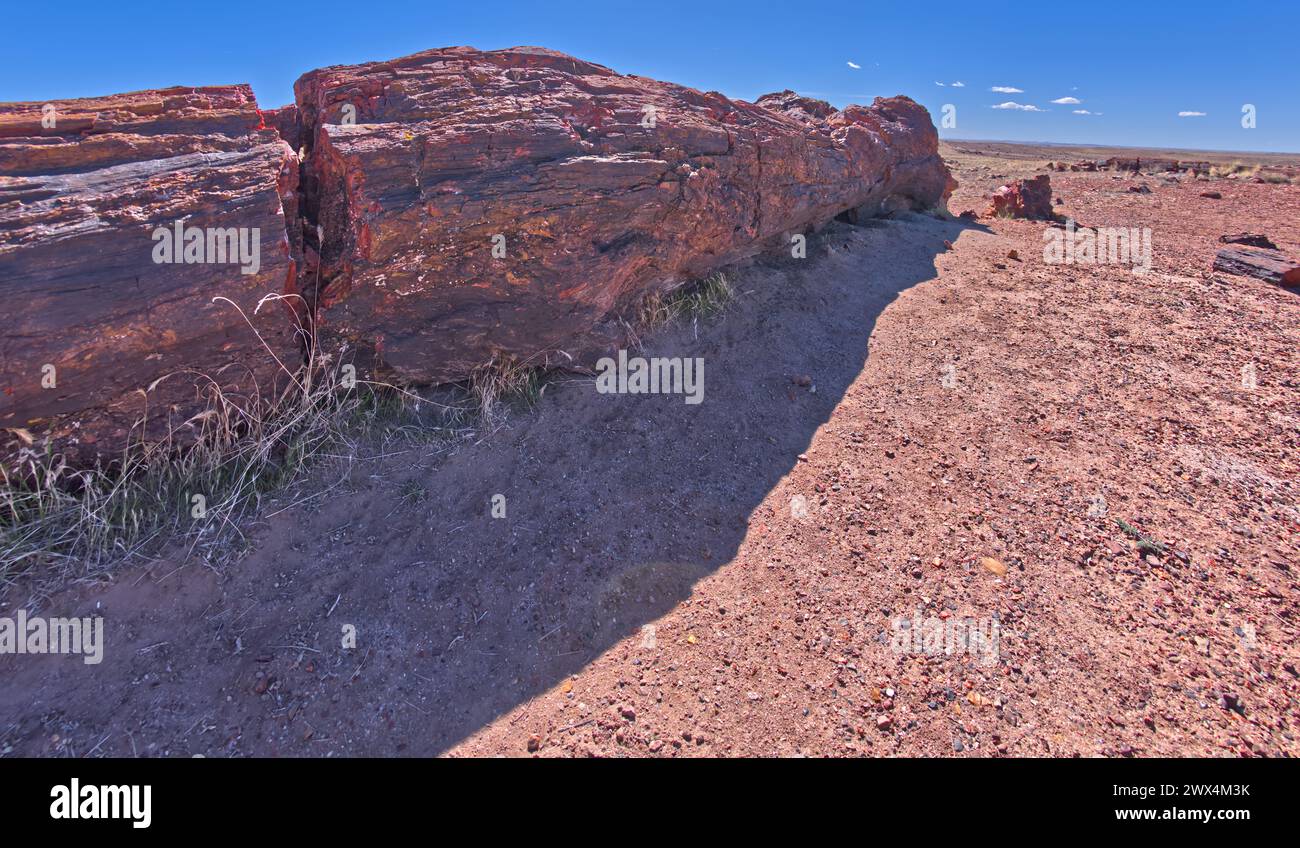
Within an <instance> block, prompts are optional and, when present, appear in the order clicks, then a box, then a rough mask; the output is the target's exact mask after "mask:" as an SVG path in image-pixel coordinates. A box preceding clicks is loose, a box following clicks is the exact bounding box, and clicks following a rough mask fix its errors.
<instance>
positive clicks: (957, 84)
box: [952, 80, 966, 88]
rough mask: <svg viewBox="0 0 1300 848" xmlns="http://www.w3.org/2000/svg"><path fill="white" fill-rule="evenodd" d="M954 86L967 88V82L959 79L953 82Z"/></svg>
mask: <svg viewBox="0 0 1300 848" xmlns="http://www.w3.org/2000/svg"><path fill="white" fill-rule="evenodd" d="M952 87H953V88H965V87H966V83H964V82H962V81H961V80H957V81H956V82H955V83H953V84H952Z"/></svg>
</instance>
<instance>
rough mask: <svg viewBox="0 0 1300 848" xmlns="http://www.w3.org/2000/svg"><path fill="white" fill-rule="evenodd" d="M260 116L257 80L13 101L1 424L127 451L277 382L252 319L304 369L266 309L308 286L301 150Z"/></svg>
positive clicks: (3, 119) (6, 140)
mask: <svg viewBox="0 0 1300 848" xmlns="http://www.w3.org/2000/svg"><path fill="white" fill-rule="evenodd" d="M262 126H263V124H262V119H261V117H260V116H259V114H258V111H257V104H256V102H255V101H254V99H253V94H252V91H251V90H250V89H249V88H248V86H223V87H213V88H197V89H196V88H173V89H166V90H160V91H142V92H135V93H132V94H121V95H114V96H110V97H101V98H87V99H81V100H62V101H52V102H50V103H44V104H42V103H10V104H0V300H3V302H4V304H5V316H6V323H5V327H4V332H3V333H0V428H4V429H8V430H10V431H14V430H20V431H21V430H28V431H31V430H35V431H37V432H38V433H39V434H41V435H43V436H50V437H53V438H54V440H55V442H56V444H58V445H60V446H64V447H73V448H74V449H80V451H79V452H82V453H86V452H89V453H94V452H97V451H98V450H99V449H100V448H102V447H105V446H109V447H111V448H113V449H116V448H119V447H121V446H122V444H123V443H124V442H125V440H126V438H127V435H128V430H130V429H132V428H133V427H134V426H135V425H136V424H137V423H138V422H144V423H145V424H146V426H145V428H144V429H142V430H140V431H138V432H140V433H144V432H145V431H146V430H147V434H148V435H149V436H150V437H151V438H160V437H162V436H164V435H165V434H167V433H168V432H169V431H171V430H173V429H175V428H180V429H182V430H183V429H185V428H184V427H183V422H184V421H185V420H186V418H187V417H188V416H189V415H191V414H193V413H194V412H195V411H197V410H198V409H200V408H201V407H202V405H203V404H204V403H206V395H207V394H208V393H209V392H210V391H211V390H212V389H213V388H214V387H220V389H221V390H222V391H225V392H228V393H235V394H237V395H239V396H241V397H246V396H248V395H251V394H253V393H256V392H257V391H259V390H266V389H267V388H268V387H270V386H271V385H273V383H274V375H275V373H276V372H277V371H278V370H279V369H278V366H277V364H276V362H275V360H274V359H273V358H272V357H271V356H270V355H269V354H268V351H267V349H266V348H265V347H264V346H263V344H262V342H260V341H259V340H258V338H257V335H256V333H255V332H254V329H255V330H256V331H257V332H258V333H261V335H262V338H263V340H264V341H265V343H266V345H269V347H270V350H271V352H273V353H275V354H276V355H277V356H279V357H281V358H282V359H284V360H287V361H288V362H291V363H295V364H296V362H297V348H298V347H299V344H300V340H299V339H297V338H296V337H295V335H296V334H295V331H294V330H295V327H294V322H293V321H292V320H288V313H287V310H286V308H285V306H283V305H281V304H278V303H276V304H270V305H269V306H267V307H263V308H262V309H261V310H260V311H256V307H257V304H258V301H259V299H260V298H261V297H262V296H263V295H266V294H268V293H283V292H285V291H286V287H287V286H290V287H291V286H292V285H293V284H294V282H295V280H296V266H295V261H294V260H295V256H294V252H293V250H292V247H291V244H290V242H289V241H288V239H287V238H286V229H285V217H286V214H287V215H288V216H289V217H291V218H292V217H296V215H297V212H296V207H297V182H298V161H297V156H296V155H295V154H294V152H293V151H292V150H291V149H290V148H289V146H288V145H287V144H285V143H284V142H283V141H281V140H280V139H279V137H278V136H277V135H276V133H275V132H274V131H272V130H269V129H263V128H261V127H262ZM178 234H179V236H180V242H179V243H176V244H173V242H174V241H175V240H176V238H177V236H178ZM214 298H228V299H229V300H230V301H231V302H233V303H228V302H225V301H218V302H213V299H214ZM235 304H237V305H238V307H240V308H242V309H243V311H244V313H245V315H246V316H247V319H248V320H245V317H244V316H241V315H240V313H239V311H238V309H236V308H235ZM255 311H256V314H255ZM250 322H251V326H250ZM160 378H163V379H162V382H160V383H159V382H157V381H158V380H159V379H160ZM151 387H152V388H151ZM146 413H147V414H146ZM146 419H147V421H146ZM0 435H3V433H0ZM178 435H179V436H180V437H181V438H182V440H184V438H185V434H184V433H179V434H178ZM0 442H3V439H0ZM74 452H77V451H76V450H74Z"/></svg>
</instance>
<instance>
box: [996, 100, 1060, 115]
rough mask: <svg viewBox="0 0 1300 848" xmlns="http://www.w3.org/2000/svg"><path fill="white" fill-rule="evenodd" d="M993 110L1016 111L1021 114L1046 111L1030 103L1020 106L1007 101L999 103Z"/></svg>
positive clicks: (1012, 101)
mask: <svg viewBox="0 0 1300 848" xmlns="http://www.w3.org/2000/svg"><path fill="white" fill-rule="evenodd" d="M993 108H994V109H1018V110H1019V111H1021V112H1046V111H1047V110H1046V109H1039V108H1038V107H1037V106H1035V105H1033V104H1032V103H1026V104H1021V103H1017V102H1015V101H1014V100H1008V101H1007V102H1006V103H999V104H998V105H996V106H994V107H993Z"/></svg>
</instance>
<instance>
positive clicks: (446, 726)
mask: <svg viewBox="0 0 1300 848" xmlns="http://www.w3.org/2000/svg"><path fill="white" fill-rule="evenodd" d="M987 167H988V166H987V164H986V163H981V162H979V161H974V160H972V161H970V162H967V161H965V160H963V161H962V163H961V169H960V170H959V171H958V178H959V179H960V180H962V181H963V183H965V184H966V185H964V186H963V188H962V189H961V190H960V192H959V194H958V196H957V198H956V199H955V200H954V202H953V204H952V205H953V209H954V210H960V209H963V208H969V207H975V208H980V209H982V208H983V205H982V203H981V202H980V201H979V199H978V198H979V194H980V192H982V191H984V190H986V189H987V188H991V187H992V185H993V184H995V183H996V182H998V181H999V180H994V179H993V178H992V177H991V176H989V175H988V174H987V172H986V171H984V170H980V169H981V168H987ZM1053 183H1054V186H1055V187H1056V194H1058V195H1061V196H1062V197H1063V198H1064V199H1065V200H1066V207H1067V208H1069V209H1070V211H1072V212H1073V213H1074V214H1076V215H1077V217H1078V218H1079V219H1080V220H1081V221H1084V222H1086V223H1092V224H1094V225H1096V224H1111V223H1114V224H1117V225H1118V224H1125V225H1132V226H1150V227H1152V228H1153V232H1154V243H1155V266H1156V270H1155V271H1154V272H1153V273H1152V274H1150V275H1147V276H1146V277H1145V278H1141V277H1137V276H1135V275H1133V274H1132V273H1130V272H1129V271H1128V270H1127V269H1124V268H1119V267H1088V268H1083V267H1079V266H1074V267H1071V268H1069V269H1066V270H1063V269H1061V268H1060V267H1059V266H1056V267H1052V266H1047V265H1044V264H1043V262H1042V260H1041V257H1042V232H1043V225H1041V224H1035V223H1029V222H1018V221H1001V220H998V221H992V222H981V224H979V225H970V224H963V223H959V222H950V221H939V220H936V219H933V218H929V217H925V216H912V217H908V218H906V219H903V220H897V221H889V222H883V223H880V224H877V225H874V226H872V227H861V228H859V227H850V226H848V225H843V224H835V225H832V226H831V227H830V228H828V229H827V230H826V231H825V232H823V233H822V234H820V235H819V236H817V237H816V238H814V239H813V240H811V241H810V245H809V258H808V259H807V260H803V261H799V260H792V259H791V260H784V261H766V260H765V261H763V262H760V263H758V264H756V265H754V266H751V267H750V268H748V269H745V270H744V271H743V272H741V273H739V274H738V275H737V277H736V280H737V287H738V289H739V290H740V291H741V292H742V295H741V297H740V299H739V301H738V303H737V304H735V305H734V306H733V307H732V308H731V309H730V310H729V311H728V312H727V313H726V314H725V315H724V316H723V317H722V318H720V319H717V320H716V321H714V322H710V323H703V324H701V325H699V326H698V327H681V328H677V329H675V330H673V331H670V332H667V333H663V334H660V335H658V336H656V337H654V338H653V339H651V340H650V341H649V342H648V343H647V347H646V351H645V354H646V355H661V356H700V357H703V358H704V362H705V392H704V402H703V403H701V404H699V405H698V406H694V405H688V404H685V403H684V402H683V399H682V397H681V396H674V395H658V396H653V395H651V396H626V395H623V396H620V395H600V394H597V393H596V391H595V389H594V385H593V383H592V381H590V380H586V379H576V378H575V379H563V380H560V381H557V382H555V383H553V384H551V385H550V386H549V387H548V389H547V391H546V394H545V397H544V399H543V401H542V403H541V404H540V405H539V406H538V408H537V409H536V410H535V411H534V412H533V413H529V414H523V415H516V416H514V417H512V418H511V420H510V421H509V423H508V424H507V425H506V426H505V427H504V428H503V429H501V430H498V431H496V432H494V433H491V434H488V435H486V436H484V437H483V438H481V439H479V440H476V441H471V442H467V443H464V444H461V445H459V446H458V447H456V448H455V449H454V450H451V451H442V452H439V451H436V450H434V449H432V448H409V449H407V450H405V452H402V453H397V454H395V455H387V456H382V457H380V458H378V459H370V460H364V459H363V460H359V461H356V462H353V463H351V464H350V465H342V464H340V465H339V466H337V467H331V468H322V469H321V470H320V472H319V474H317V475H315V480H314V482H313V486H314V490H315V491H318V492H321V493H322V494H321V495H320V496H319V497H317V498H315V499H314V500H312V501H311V502H309V503H308V504H306V505H304V506H297V507H293V508H289V509H286V510H284V511H282V512H279V513H278V514H275V515H273V516H269V517H267V518H265V519H264V520H263V521H262V522H261V523H260V524H259V525H257V526H256V527H254V528H252V530H251V531H250V532H251V538H252V539H253V541H254V545H253V549H252V552H251V553H250V554H249V555H248V556H247V557H246V558H244V559H243V560H242V561H241V562H239V563H238V564H236V565H235V566H233V567H231V568H229V569H228V570H226V571H224V572H222V573H221V574H220V575H217V574H213V573H212V572H210V571H206V570H203V569H198V568H187V569H184V570H181V571H179V572H175V573H170V572H173V571H174V569H175V566H174V565H173V564H168V563H159V564H157V565H156V566H155V567H154V568H152V569H151V570H150V571H149V572H145V571H144V570H134V571H128V572H125V573H123V574H122V575H121V577H120V578H119V579H118V580H117V581H116V582H115V583H114V584H113V585H111V586H108V587H105V588H100V589H82V590H75V591H69V592H67V593H64V594H63V595H60V596H58V597H56V598H55V599H54V600H53V601H52V602H51V604H50V605H49V607H48V608H47V609H46V613H47V614H49V615H59V614H68V615H71V614H88V613H90V612H93V611H96V610H97V611H98V613H99V614H102V615H104V616H105V618H106V633H107V643H108V645H107V649H106V656H105V660H104V662H103V663H102V664H101V665H98V666H86V665H83V664H82V663H81V662H80V661H79V660H78V659H77V658H75V657H31V656H24V657H4V658H2V659H0V679H3V680H4V683H5V685H4V687H3V690H2V691H0V751H5V752H9V753H13V754H26V755H34V754H46V755H84V754H87V753H90V752H92V751H93V753H94V755H131V754H133V753H135V754H141V755H144V754H167V755H173V756H180V755H190V754H197V753H202V754H207V755H212V756H215V755H314V756H325V755H335V756H339V755H360V754H369V755H392V754H399V755H428V754H439V753H451V754H455V755H483V754H507V755H526V754H527V753H529V751H530V750H535V751H536V752H537V753H539V754H541V755H586V754H602V755H623V754H629V755H633V754H641V755H644V754H657V755H688V754H691V755H795V754H804V755H827V754H829V755H837V754H853V753H863V754H876V755H896V754H906V755H938V754H946V755H954V754H957V755H969V754H974V755H991V754H998V753H1005V754H1009V755H1020V756H1039V755H1056V756H1068V755H1074V754H1082V755H1085V756H1087V755H1093V754H1097V753H1105V754H1130V753H1138V754H1144V755H1151V754H1182V755H1188V754H1206V755H1213V754H1237V753H1258V754H1263V753H1266V754H1271V755H1278V754H1286V755H1294V754H1295V753H1296V742H1295V738H1294V732H1295V731H1294V728H1295V725H1296V722H1297V719H1298V718H1300V716H1297V707H1296V694H1297V688H1298V687H1297V679H1296V676H1295V671H1294V669H1295V667H1296V666H1295V663H1296V662H1297V661H1298V659H1300V658H1298V657H1297V654H1300V650H1297V648H1296V632H1295V612H1296V604H1295V594H1296V575H1295V570H1294V569H1295V567H1296V563H1297V557H1296V552H1297V544H1296V534H1297V531H1300V514H1298V513H1297V509H1296V491H1295V484H1296V479H1297V472H1298V471H1300V468H1298V467H1297V457H1300V450H1297V447H1298V446H1297V442H1298V441H1300V438H1298V434H1300V403H1298V401H1300V391H1298V389H1300V382H1297V373H1298V372H1297V369H1296V366H1297V343H1298V342H1300V297H1298V296H1297V295H1295V294H1293V293H1288V292H1285V291H1282V290H1280V289H1277V288H1273V287H1269V286H1267V285H1266V284H1263V283H1259V282H1256V281H1246V280H1236V279H1233V280H1230V281H1229V282H1228V283H1227V284H1221V283H1218V282H1215V281H1214V280H1213V279H1212V278H1211V277H1210V275H1209V274H1208V273H1207V272H1206V271H1205V270H1204V269H1205V268H1206V267H1208V262H1207V261H1206V257H1207V256H1209V255H1210V254H1211V253H1212V250H1213V248H1212V244H1213V240H1214V238H1215V237H1216V236H1217V235H1218V234H1219V233H1220V232H1229V231H1240V230H1249V229H1254V230H1256V231H1263V232H1268V233H1270V234H1272V235H1273V236H1274V238H1275V239H1277V240H1278V241H1279V243H1281V242H1282V241H1284V240H1285V239H1288V238H1292V239H1293V238H1295V237H1296V236H1295V233H1294V231H1293V230H1292V231H1290V232H1288V231H1287V229H1286V228H1285V226H1286V225H1285V224H1284V222H1285V221H1287V220H1292V221H1293V220H1296V216H1297V213H1300V195H1297V189H1296V187H1292V186H1271V185H1233V186H1227V187H1224V188H1223V191H1224V195H1225V199H1224V201H1222V202H1221V204H1222V205H1220V206H1216V207H1213V208H1212V209H1211V210H1209V211H1204V212H1202V211H1199V210H1203V209H1204V207H1205V205H1206V204H1207V203H1209V201H1200V202H1198V200H1199V199H1198V198H1197V197H1196V195H1197V191H1198V189H1197V187H1196V186H1195V185H1194V184H1187V185H1182V184H1178V185H1173V184H1171V185H1165V184H1163V183H1161V184H1159V185H1156V186H1153V188H1155V189H1156V191H1155V192H1154V193H1153V194H1150V195H1145V194H1133V193H1128V192H1127V191H1126V185H1127V184H1126V183H1124V182H1122V181H1115V180H1112V179H1111V178H1110V176H1109V175H1105V174H1087V175H1083V174H1081V175H1060V176H1057V175H1054V177H1053ZM1217 187H1219V186H1217V185H1216V188H1217ZM1247 194H1248V195H1249V196H1247ZM945 241H947V242H950V243H952V244H953V245H954V248H953V249H952V250H947V249H946V247H945ZM1286 246H1287V247H1289V248H1291V249H1296V248H1297V247H1300V245H1297V244H1295V243H1290V244H1287V245H1286ZM1011 248H1015V249H1016V250H1017V251H1018V253H1019V255H1020V257H1021V260H1022V261H1016V260H1010V259H1008V258H1007V252H1008V250H1009V249H1011ZM1248 362H1253V363H1254V367H1255V369H1256V373H1257V375H1258V385H1257V387H1256V388H1255V389H1252V390H1245V389H1242V387H1241V373H1240V372H1241V368H1242V366H1243V365H1245V364H1246V363H1248ZM801 377H808V378H809V380H808V381H807V382H808V385H800V383H801V382H803V381H801V380H799V378H801ZM392 450H401V448H396V449H389V450H388V451H386V452H389V453H391V451H392ZM309 491H310V490H309ZM494 494H503V495H504V496H505V503H506V516H505V517H504V518H493V517H492V516H491V512H490V509H491V504H490V501H491V498H492V496H493V495H494ZM421 498H422V499H421ZM796 498H802V500H795V499H796ZM1116 518H1122V519H1123V520H1125V521H1127V522H1129V523H1131V524H1133V525H1135V526H1136V527H1137V528H1139V529H1140V530H1141V531H1142V532H1144V533H1146V534H1148V535H1149V536H1151V537H1154V538H1155V539H1158V540H1160V541H1162V542H1163V543H1165V544H1166V545H1167V550H1166V551H1165V553H1164V554H1161V555H1155V554H1153V555H1151V557H1150V558H1149V559H1148V558H1145V557H1144V556H1143V554H1142V553H1141V552H1139V551H1137V550H1136V546H1135V543H1134V542H1133V540H1132V539H1129V538H1127V537H1126V536H1125V535H1124V533H1123V532H1121V531H1120V530H1119V528H1118V527H1117V526H1116V524H1115V521H1114V519H1116ZM984 557H991V558H996V559H997V560H998V561H999V562H1000V563H1002V564H1004V565H1005V566H1006V568H1007V572H1006V573H1005V574H1004V575H998V574H995V573H994V572H993V571H990V570H989V569H988V568H986V567H985V566H984V565H982V564H981V558H984ZM169 573H170V574H169ZM164 575H169V576H166V578H165V579H161V580H157V579H156V578H162V577H163V576H164ZM150 577H152V578H155V579H149V578H150ZM913 616H917V617H918V618H934V619H936V620H945V621H955V620H964V619H973V620H975V621H977V622H985V623H987V622H989V621H991V620H992V619H993V618H994V617H996V618H997V620H998V624H999V636H1000V638H999V641H998V644H997V651H996V656H992V657H990V656H986V655H982V654H980V653H978V652H977V653H974V654H955V655H952V656H944V655H938V656H934V655H929V656H927V655H926V654H925V653H924V652H908V653H900V652H898V651H896V650H895V649H894V647H893V644H892V641H893V639H894V636H895V633H896V628H895V625H894V622H895V620H896V619H898V618H899V617H906V618H909V619H911V618H912V617H913ZM345 625H351V626H354V627H355V628H356V645H357V646H356V648H355V649H352V650H345V649H343V648H341V647H340V640H341V635H342V630H343V627H344V626H345ZM990 659H991V661H989V660H990ZM1288 666H1289V669H1290V670H1288ZM1225 693H1226V694H1227V695H1228V696H1229V698H1230V700H1228V701H1226V702H1224V703H1227V704H1228V705H1229V706H1232V705H1240V709H1239V710H1232V709H1225V708H1223V706H1221V701H1220V695H1221V694H1225Z"/></svg>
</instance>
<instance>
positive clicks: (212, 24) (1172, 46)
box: [0, 0, 1300, 152]
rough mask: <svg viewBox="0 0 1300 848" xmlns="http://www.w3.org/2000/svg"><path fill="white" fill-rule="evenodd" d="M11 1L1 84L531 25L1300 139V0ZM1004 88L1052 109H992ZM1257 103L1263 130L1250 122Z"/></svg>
mask: <svg viewBox="0 0 1300 848" xmlns="http://www.w3.org/2000/svg"><path fill="white" fill-rule="evenodd" d="M5 17H6V29H7V32H6V36H5V49H4V51H3V52H0V101H10V100H37V101H43V100H48V99H55V98H59V97H73V96H86V95H94V94H106V93H112V92H119V91H132V90H137V89H142V88H156V87H164V86H169V85H213V84H220V83H234V82H248V83H251V84H252V86H253V90H254V91H255V92H256V93H257V96H258V100H259V102H260V103H261V104H262V105H263V106H264V107H266V108H270V107H274V106H279V105H283V104H284V103H288V102H290V101H292V99H293V93H292V92H293V88H292V86H293V81H294V80H295V79H296V78H297V77H298V76H299V75H300V74H302V73H303V72H305V71H308V70H310V69H312V68H317V67H321V66H324V65H335V64H348V63H353V62H362V61H370V60H376V59H386V58H392V57H396V56H401V55H404V54H407V53H414V52H416V51H418V50H423V49H428V48H431V47H442V46H448V45H454V44H468V45H472V46H474V47H479V48H484V49H490V48H497V47H509V46H514V45H518V44H535V45H541V46H544V47H551V48H554V49H556V50H561V51H563V52H566V53H571V54H573V55H575V56H579V57H581V58H583V59H587V60H590V61H594V62H598V63H600V64H603V65H608V66H610V67H612V68H614V69H615V70H617V71H621V72H623V73H637V74H642V75H645V76H650V77H657V78H659V79H664V80H670V81H672V82H678V83H683V84H686V85H691V86H694V87H696V88H701V89H706V90H708V89H715V90H718V91H721V92H723V93H724V94H727V95H730V96H732V97H738V98H744V99H746V100H752V99H754V98H755V97H757V96H758V95H760V94H762V93H765V92H768V91H774V90H780V89H783V88H793V89H795V90H796V91H799V92H802V93H805V94H811V95H814V96H819V97H822V98H824V99H827V100H830V101H831V102H832V103H834V104H836V105H837V106H842V105H844V104H845V103H849V102H870V100H871V98H873V97H875V96H876V95H890V94H900V93H901V94H907V95H909V96H911V97H913V98H915V99H916V100H918V101H920V102H921V103H924V104H925V105H926V106H927V107H928V108H929V109H930V110H931V112H932V113H933V114H934V116H935V120H936V123H938V121H939V118H940V113H941V109H942V107H943V105H944V104H952V105H953V106H955V107H956V119H957V126H956V128H954V129H944V130H942V131H941V132H942V134H943V135H945V136H948V137H953V138H983V139H1006V140H1020V141H1048V142H1079V143H1098V144H1121V145H1133V146H1161V147H1178V148H1189V149H1215V150H1268V151H1290V152H1300V66H1298V65H1297V63H1296V61H1295V50H1294V45H1293V43H1292V42H1293V41H1294V36H1295V33H1296V32H1297V30H1300V3H1297V2H1296V0H1289V2H1260V3H1251V2H1232V3H1224V4H1213V5H1212V4H1209V3H1204V2H1195V0H1193V2H1163V1H1162V0H1154V2H1143V0H1129V2H1123V3H1111V2H1094V3H1086V4H1077V5H1073V6H1063V5H1060V4H1042V3H1022V4H1015V3H999V2H979V3H972V2H969V0H967V1H966V2H961V3H946V2H928V3H922V2H915V0H913V2H907V3H884V2H870V0H856V2H837V1H836V2H832V1H831V0H823V2H817V3H790V2H783V3H769V2H763V0H754V1H753V2H744V3H742V2H735V3H733V2H727V0H697V2H694V3H677V2H671V1H670V0H653V2H647V0H642V1H641V2H632V3H624V2H618V1H617V0H599V2H597V0H586V2H560V0H556V1H555V2H543V0H531V2H513V0H489V1H488V2H477V3H475V2H458V3H447V2H440V0H426V2H383V0H362V2H357V0H352V2H346V3H342V2H313V1H312V0H299V2H296V3H283V2H280V3H276V2H267V0H262V2H243V0H223V2H220V3H215V2H213V3H204V2H193V3H188V4H185V3H157V2H150V3H139V2H130V0H126V1H125V2H106V0H99V2H83V0H62V1H61V2H59V3H57V4H55V3H43V2H38V3H21V4H20V3H17V2H14V3H11V4H9V8H7V9H6V12H5ZM850 62H852V63H853V64H855V65H857V66H858V67H856V68H854V67H852V66H850V65H849V63H850ZM937 82H942V83H945V85H943V86H939V85H937V84H936V83H937ZM955 82H961V83H964V85H963V86H960V87H955V86H953V85H951V84H952V83H955ZM994 86H1000V87H1006V88H1015V89H1020V91H1018V92H1005V93H1004V92H995V91H992V90H991V89H992V88H993V87H994ZM1061 98H1074V99H1076V100H1078V101H1080V102H1079V103H1077V104H1076V103H1054V102H1053V101H1055V100H1059V99H1061ZM1008 102H1010V103H1014V104H1017V105H1018V106H1021V107H1024V106H1032V107H1034V108H1035V109H1039V110H1042V111H1028V110H1024V109H1018V108H1014V107H1007V108H1002V109H995V108H992V107H993V106H995V105H998V104H1003V103H1008ZM1248 103H1249V104H1253V105H1254V106H1255V108H1256V126H1255V128H1254V129H1245V128H1243V127H1242V120H1241V119H1242V111H1241V110H1242V106H1243V104H1248ZM1075 110H1087V111H1088V112H1091V113H1093V114H1086V115H1085V114H1076V113H1075ZM1179 112H1199V113H1204V114H1203V115H1195V116H1188V117H1179V114H1178V113H1179Z"/></svg>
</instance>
